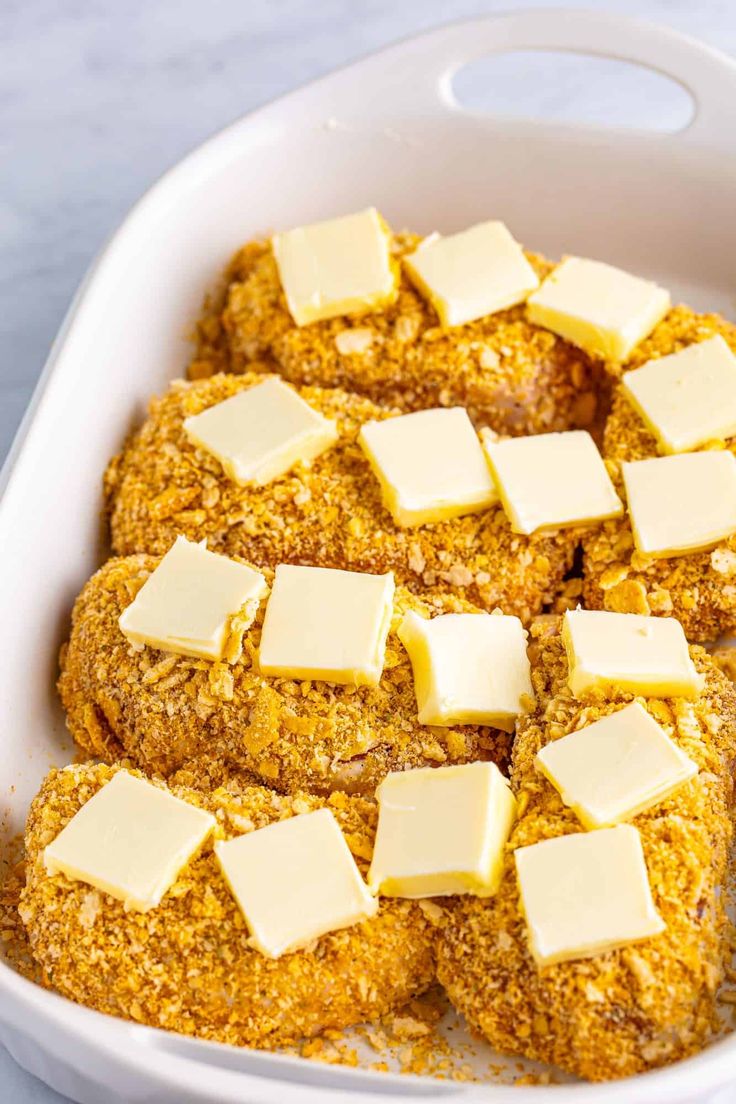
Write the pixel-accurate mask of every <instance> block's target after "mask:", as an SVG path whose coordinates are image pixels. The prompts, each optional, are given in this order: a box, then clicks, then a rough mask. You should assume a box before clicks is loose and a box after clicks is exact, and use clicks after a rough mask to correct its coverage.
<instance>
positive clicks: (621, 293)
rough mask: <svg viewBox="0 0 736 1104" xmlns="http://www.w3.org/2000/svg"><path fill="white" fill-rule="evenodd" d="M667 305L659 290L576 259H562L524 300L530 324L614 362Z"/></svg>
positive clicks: (616, 270)
mask: <svg viewBox="0 0 736 1104" xmlns="http://www.w3.org/2000/svg"><path fill="white" fill-rule="evenodd" d="M669 308H670V296H669V292H667V291H665V290H664V289H663V288H661V287H658V286H657V285H656V284H653V283H651V282H650V281H649V280H642V279H640V278H639V277H638V276H631V275H630V274H629V273H628V272H622V271H621V269H620V268H612V267H611V265H607V264H602V263H601V262H600V261H587V260H583V259H581V258H580V257H566V258H565V260H564V261H563V262H562V264H559V265H558V266H557V268H556V269H555V270H554V271H553V272H552V273H550V275H549V276H548V277H547V279H546V280H545V281H544V282H543V283H542V286H541V287H540V288H539V290H538V291H536V292H534V294H533V295H531V296H530V297H529V301H528V313H529V320H530V321H531V322H534V323H536V325H538V326H544V328H545V329H547V330H552V332H553V333H556V334H559V335H560V337H564V338H565V339H566V340H567V341H571V342H572V344H573V345H578V346H579V347H580V348H581V349H584V350H585V352H586V353H592V354H593V355H594V356H599V357H605V358H606V360H617V361H622V360H626V358H627V357H628V356H629V355H630V354H631V352H632V351H633V349H634V348H635V347H636V346H637V345H638V344H639V342H640V341H643V340H644V338H645V337H647V335H648V334H650V333H651V332H652V330H653V329H654V327H655V326H656V325H657V323H658V322H659V321H660V320H661V319H662V318H663V317H664V315H665V314H666V313H667V311H668V310H669Z"/></svg>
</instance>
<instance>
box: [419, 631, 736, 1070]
mask: <svg viewBox="0 0 736 1104" xmlns="http://www.w3.org/2000/svg"><path fill="white" fill-rule="evenodd" d="M535 636H536V639H535V641H534V644H533V646H532V652H533V655H534V664H533V679H534V683H535V692H536V694H537V709H536V711H535V713H534V714H532V715H530V716H529V717H528V718H526V719H522V721H521V722H520V724H519V726H518V734H517V739H516V744H515V747H514V753H513V764H512V772H511V779H512V785H513V787H514V790H515V792H516V796H517V800H518V802H519V818H518V821H517V823H516V827H515V828H514V830H513V833H512V836H511V839H510V841H509V845H508V855H507V860H506V870H505V875H504V878H503V881H502V883H501V887H500V889H499V891H498V894H497V895H496V897H494V898H492V899H490V900H488V901H481V900H473V899H471V898H460V899H458V900H457V901H456V902H455V903H454V905H453V918H452V920H451V921H449V922H448V921H446V922H445V924H444V926H443V928H442V933H441V939H440V947H439V960H438V972H439V977H440V980H441V981H442V983H443V984H444V985H445V987H446V988H447V991H448V993H449V995H450V998H451V999H452V1001H453V1003H454V1004H455V1005H456V1007H457V1008H458V1009H459V1010H460V1011H462V1012H463V1013H464V1014H465V1015H466V1016H467V1018H468V1020H469V1021H470V1023H471V1024H472V1025H473V1026H474V1027H476V1028H477V1029H478V1030H479V1031H481V1032H482V1033H483V1034H484V1035H485V1036H486V1037H487V1038H488V1040H489V1041H490V1042H491V1044H492V1045H493V1046H494V1047H497V1048H498V1049H499V1050H501V1051H504V1052H507V1053H512V1054H523V1055H525V1056H527V1057H531V1058H535V1059H540V1060H541V1061H544V1062H551V1063H554V1064H555V1065H558V1066H561V1067H562V1068H563V1069H566V1070H568V1071H570V1072H572V1073H575V1074H578V1075H580V1076H582V1077H586V1078H589V1079H591V1080H605V1079H608V1078H616V1077H625V1076H628V1075H631V1074H634V1073H638V1072H641V1071H643V1070H646V1069H649V1068H652V1067H654V1066H659V1065H662V1064H665V1063H667V1062H672V1061H675V1060H677V1059H679V1058H683V1057H685V1056H687V1055H688V1054H692V1053H694V1052H695V1051H697V1050H698V1049H700V1048H702V1046H703V1045H704V1044H705V1043H706V1041H707V1040H708V1038H709V1037H710V1034H711V1032H712V1031H713V1030H714V1028H715V993H716V989H717V987H718V984H719V983H720V981H721V980H722V978H723V974H724V964H725V958H726V938H727V926H726V919H725V912H724V908H723V901H722V897H721V889H722V887H723V883H724V880H725V877H726V871H727V863H728V851H729V845H730V843H731V837H732V824H731V819H730V810H731V805H732V797H733V780H732V767H733V759H734V753H735V752H736V692H734V688H733V687H732V686H731V684H730V683H729V682H728V680H727V679H726V678H725V677H724V676H723V674H722V673H721V672H720V671H718V670H717V669H716V668H715V666H714V665H713V664H712V663H711V662H710V660H709V659H708V657H707V656H706V654H705V653H704V652H703V651H702V649H700V648H693V649H692V657H693V660H694V662H695V664H696V666H697V667H698V669H699V670H700V671H701V672H702V673H703V674H704V675H705V677H706V683H705V689H704V691H703V693H702V695H701V696H700V698H699V699H698V700H697V701H696V702H689V701H686V700H684V699H667V700H664V699H660V700H656V699H649V700H646V701H642V704H643V705H644V707H645V708H646V709H647V710H648V712H649V713H650V714H651V715H652V716H653V717H654V718H655V719H656V720H657V721H658V722H659V723H660V724H661V725H662V726H663V727H664V728H665V730H666V731H667V733H668V735H670V736H671V737H672V739H674V740H675V742H676V743H677V744H678V745H679V746H680V747H681V748H682V749H683V750H684V751H685V752H686V753H687V754H688V755H689V756H690V757H691V758H692V759H694V760H695V762H696V763H697V764H698V766H699V767H700V773H699V774H698V775H697V776H696V778H694V779H693V780H692V781H691V782H689V783H688V784H687V785H685V786H684V787H682V788H681V789H680V790H678V791H677V792H676V793H674V794H672V795H671V796H670V797H668V798H666V799H665V800H663V801H661V802H660V803H659V804H658V805H656V806H654V807H653V808H652V809H650V810H648V811H647V812H644V813H641V814H640V815H639V816H637V817H635V818H634V820H633V822H632V823H633V824H634V825H635V826H636V827H637V828H638V829H639V832H640V834H641V839H642V844H643V849H644V855H645V860H646V864H647V868H648V872H649V880H650V883H651V886H652V892H653V897H654V902H655V905H656V908H657V910H658V911H659V913H660V914H661V916H662V918H663V919H664V921H665V923H666V925H667V928H666V930H665V931H664V932H663V933H662V934H661V935H658V936H655V937H653V938H651V939H649V940H647V941H645V942H643V943H640V944H637V945H635V946H629V947H624V948H620V949H618V950H613V951H608V952H606V953H605V954H600V955H598V956H597V957H595V958H591V959H585V960H580V961H575V962H565V963H560V964H558V965H554V966H549V967H546V968H544V969H542V970H540V969H538V968H537V966H536V964H535V963H534V960H533V959H532V957H531V953H530V951H529V948H528V943H527V933H526V925H525V922H524V918H523V916H522V913H521V909H520V904H519V889H518V883H517V877H516V872H515V868H514V861H513V850H514V849H515V848H517V847H522V846H526V845H528V844H532V843H536V842H537V841H539V840H542V839H547V838H549V837H551V836H558V835H563V834H566V833H569V832H578V831H580V830H581V826H580V823H579V821H578V819H577V817H576V816H575V814H574V813H573V812H572V811H571V810H570V809H569V808H567V807H566V806H565V805H563V803H562V800H561V798H560V796H559V794H558V793H557V791H556V790H555V789H554V787H553V786H552V785H551V783H550V782H548V781H547V780H546V779H545V778H544V777H543V775H542V774H540V773H539V772H538V771H537V770H536V768H535V766H534V756H535V755H536V753H537V751H538V750H539V749H540V748H541V747H542V746H544V745H545V744H547V743H548V742H549V741H550V740H556V739H559V738H560V737H562V736H565V735H567V734H568V733H570V732H573V731H576V730H577V729H579V728H581V727H583V726H585V725H587V724H591V723H592V722H594V721H596V720H599V719H600V718H601V717H603V716H606V715H607V714H610V713H611V712H614V711H615V710H617V709H619V708H620V707H621V705H622V704H624V703H626V702H629V701H631V700H632V698H631V696H630V695H626V694H615V695H609V696H604V695H592V696H590V697H588V698H587V699H586V700H585V701H577V700H576V699H575V698H573V697H572V695H571V693H570V691H569V690H568V688H567V673H568V672H567V661H566V657H565V650H564V646H563V644H562V641H561V639H560V637H559V634H558V626H557V625H555V624H554V623H550V622H544V623H541V624H540V625H539V626H538V627H537V629H536V632H535Z"/></svg>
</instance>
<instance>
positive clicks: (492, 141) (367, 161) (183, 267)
mask: <svg viewBox="0 0 736 1104" xmlns="http://www.w3.org/2000/svg"><path fill="white" fill-rule="evenodd" d="M509 49H563V50H578V51H581V52H586V53H593V54H601V55H609V56H615V57H621V58H626V59H629V60H631V61H636V62H640V63H642V64H644V65H647V66H649V67H651V68H654V69H658V70H660V71H663V72H665V73H667V74H669V75H670V76H672V77H674V78H675V79H676V80H678V81H680V82H681V83H682V84H683V85H684V86H686V88H687V89H689V91H690V92H691V94H692V96H693V99H694V101H695V104H696V114H695V117H694V120H693V122H692V124H691V125H690V126H689V127H688V128H687V129H686V130H685V131H683V132H681V133H679V134H676V135H669V134H667V135H662V134H649V133H646V134H644V133H640V132H633V131H626V132H624V131H609V130H606V131H601V130H598V129H592V128H588V127H572V126H567V125H565V126H563V125H552V124H549V123H541V122H518V121H513V122H512V121H509V120H504V119H501V118H497V117H489V116H487V115H471V114H468V113H466V112H464V111H462V110H460V108H459V107H458V106H457V105H456V104H455V102H454V100H453V97H452V92H451V77H452V74H453V72H455V71H456V70H457V69H458V68H459V67H460V66H461V65H463V64H464V63H466V62H468V61H469V60H471V59H474V58H477V57H480V56H482V55H484V54H489V53H493V52H497V51H503V50H509ZM735 196H736V65H734V63H732V62H731V61H729V60H728V59H727V58H725V57H723V56H721V55H719V54H717V53H716V52H714V51H712V50H709V49H707V48H705V47H704V46H701V45H698V44H697V43H694V42H692V41H689V40H687V39H685V38H682V37H681V36H679V35H676V34H674V33H673V32H671V31H666V30H663V29H659V28H656V27H652V26H649V25H646V24H642V23H637V22H632V21H630V20H626V19H620V18H618V17H615V16H608V15H600V14H592V13H585V12H581V11H575V12H573V11H549V10H548V11H543V12H542V11H535V12H522V13H518V14H514V15H504V16H498V17H493V18H488V19H481V20H476V21H473V22H469V23H464V24H459V25H456V26H451V27H448V28H445V29H442V30H439V31H434V32H431V33H430V34H427V35H424V36H422V37H420V38H416V39H414V40H412V41H409V42H405V43H402V44H400V45H398V46H395V47H392V48H391V49H388V50H385V51H383V52H382V53H380V54H377V55H375V56H373V57H370V58H368V59H367V60H364V61H361V62H358V63H357V64H355V65H351V66H350V67H348V68H347V69H344V70H342V71H340V72H338V73H335V74H333V75H332V76H329V77H327V78H325V79H323V80H321V81H318V82H317V83H316V84H313V85H310V86H309V87H308V88H305V89H302V90H301V91H298V92H295V93H293V94H291V95H289V96H286V97H284V98H283V99H281V100H279V101H278V102H276V103H274V104H272V105H270V106H268V107H266V108H263V109H262V110H260V111H258V112H256V113H255V114H253V115H250V116H248V117H246V118H244V119H242V120H241V121H240V122H238V123H236V124H235V125H234V126H232V127H230V128H228V129H227V130H226V131H224V132H223V133H221V134H219V135H218V136H217V137H215V138H213V139H212V140H211V141H209V142H207V143H206V144H205V145H204V146H202V147H201V148H200V149H198V150H197V151H196V152H195V153H193V154H191V155H190V156H189V157H187V158H186V159H185V160H184V161H183V162H182V163H181V164H180V165H178V166H177V167H176V168H175V169H173V170H172V171H171V172H170V173H168V174H167V175H166V176H165V177H164V178H163V179H162V180H161V181H160V182H159V183H158V184H157V185H156V186H155V187H154V188H153V189H152V190H151V191H150V192H149V193H148V194H147V195H146V196H145V198H144V199H143V200H141V202H140V203H139V204H138V205H137V206H136V207H135V209H134V210H133V211H132V213H131V214H130V216H129V217H128V219H127V220H126V221H125V223H124V224H123V226H122V227H121V228H120V230H119V231H118V232H117V234H116V235H115V236H114V238H113V239H112V241H111V242H110V244H109V245H108V246H107V248H106V249H105V250H104V252H103V253H102V255H101V257H100V258H99V260H98V261H97V262H96V264H95V265H94V267H93V269H92V271H91V272H90V273H89V275H88V277H87V279H86V280H85V282H84V285H83V287H82V289H81V291H80V293H79V295H78V296H77V299H76V300H75V303H74V305H73V307H72V309H71V311H70V313H69V316H68V318H67V320H66V322H65V324H64V326H63V328H62V331H61V333H60V335H59V337H58V339H57V341H56V343H55V345H54V348H53V350H52V352H51V355H50V357H49V362H48V364H47V366H46V369H45V371H44V374H43V377H42V380H41V383H40V384H39V387H38V389H37V392H36V395H35V397H34V400H33V403H32V406H31V412H30V413H29V415H28V416H27V418H26V420H25V422H24V423H23V426H22V428H21V431H20V433H19V434H18V439H17V440H16V442H15V445H14V447H13V450H12V452H11V455H10V458H9V460H8V462H7V464H6V466H5V468H4V470H3V473H2V478H1V481H0V486H1V487H2V488H4V496H3V498H2V501H1V502H0V559H1V563H2V573H1V576H0V577H1V578H2V587H3V592H4V604H3V629H4V639H5V641H6V644H5V648H4V655H3V661H2V663H1V664H0V732H1V733H2V746H3V754H2V757H1V758H0V796H1V800H2V813H3V827H4V830H5V832H6V834H7V835H9V836H10V835H12V834H14V833H16V832H18V831H20V829H21V827H22V824H23V821H24V818H25V813H26V809H27V806H28V802H29V801H30V799H31V797H32V795H33V794H34V792H35V790H36V788H37V785H38V783H39V781H40V779H41V777H42V775H43V774H44V773H45V772H46V770H47V769H48V767H49V766H50V765H51V764H59V763H61V762H63V761H64V760H65V759H66V758H67V757H68V756H69V747H68V745H67V744H66V743H65V738H64V726H63V719H62V716H61V712H60V709H59V706H58V704H57V702H56V699H55V695H54V689H53V682H54V676H55V669H56V653H57V647H58V644H59V642H60V640H61V639H62V638H63V636H64V634H65V632H66V627H67V619H68V614H69V609H70V605H71V602H72V599H73V597H74V595H75V594H76V593H77V591H78V590H79V588H80V586H81V584H82V583H83V581H84V580H85V579H86V578H87V576H88V575H89V574H90V573H91V572H92V570H93V569H94V568H95V567H96V566H97V564H98V563H99V561H100V558H101V556H102V554H103V542H102V537H101V534H100V525H99V520H98V519H99V510H100V476H101V472H102V470H103V467H104V464H105V462H106V460H107V459H108V457H109V455H110V454H111V453H112V451H113V450H114V449H115V448H116V446H118V445H119V444H120V442H121V441H122V439H123V436H124V434H125V432H126V430H127V429H128V427H129V426H130V425H131V424H132V422H133V421H134V420H135V419H136V418H137V417H138V416H139V415H140V412H141V410H142V409H143V405H144V403H145V401H146V399H147V397H148V396H149V395H150V394H151V393H153V392H157V391H160V390H161V389H163V388H164V387H165V386H166V384H167V382H168V380H169V379H170V378H171V377H172V376H175V375H177V374H179V373H180V372H181V371H182V370H183V368H184V365H185V362H186V359H187V353H188V350H187V344H186V341H185V333H186V329H187V325H188V323H190V322H191V320H192V319H193V318H194V316H195V315H196V313H197V310H198V307H199V305H200V301H201V297H202V293H203V290H204V289H205V288H206V287H207V286H208V285H210V284H211V283H212V282H213V280H214V278H215V276H216V274H217V273H218V270H219V269H220V268H221V266H222V264H223V262H224V261H225V259H226V258H227V257H228V255H229V254H230V253H231V252H232V250H233V249H234V247H235V246H236V245H237V244H238V243H240V242H241V241H244V240H246V239H247V238H250V237H252V236H255V235H259V234H263V233H264V232H266V231H268V230H269V229H270V228H272V227H285V226H290V225H293V224H296V223H299V222H306V221H310V220H312V219H316V218H320V217H325V216H329V215H332V214H335V213H338V212H347V211H350V210H354V209H358V208H360V207H363V206H366V205H368V204H375V205H376V206H377V207H378V208H379V209H380V210H381V211H382V212H383V213H384V214H385V215H386V216H387V218H388V219H389V221H390V222H391V223H392V224H393V225H394V226H397V227H400V226H404V225H408V226H411V227H413V228H414V229H417V230H420V231H428V230H431V229H434V228H440V229H443V230H452V229H454V228H459V227H462V226H464V225H467V224H468V223H470V222H472V221H473V220H477V219H481V218H486V217H489V216H490V217H499V218H502V219H504V220H505V221H506V222H507V223H508V224H509V225H510V226H511V228H512V229H513V231H514V232H515V234H516V235H518V237H519V238H520V239H521V240H522V241H524V242H526V243H528V244H529V245H530V246H533V247H534V248H537V249H540V250H543V251H544V252H546V253H548V254H549V255H551V256H556V255H558V254H560V253H561V252H562V251H568V252H579V253H581V254H583V255H590V256H593V257H599V258H603V259H606V260H609V261H612V262H614V263H620V264H621V265H623V266H626V267H628V268H631V269H632V270H633V271H635V272H639V273H642V274H647V275H649V276H652V277H654V278H656V279H657V280H659V281H661V282H663V283H664V284H665V285H666V286H668V287H670V288H672V290H673V292H674V293H675V295H676V296H677V295H681V296H683V297H687V298H688V300H689V301H691V302H692V303H693V304H694V305H696V306H699V307H703V308H707V307H710V308H713V309H720V310H724V311H726V312H729V311H732V308H733V304H734V289H735V285H734V268H733V257H734V255H736V219H734V216H733V211H734V197H735ZM0 1039H1V1040H2V1042H3V1043H4V1044H5V1046H7V1047H8V1048H9V1050H10V1051H11V1053H12V1054H13V1055H14V1056H15V1057H16V1058H17V1060H18V1061H19V1062H20V1063H21V1064H22V1065H23V1066H25V1067H26V1068H27V1069H29V1070H30V1071H32V1072H33V1073H35V1074H36V1075H37V1076H39V1077H41V1078H42V1079H43V1080H45V1081H47V1082H48V1083H49V1084H50V1085H53V1086H54V1087H55V1088H57V1089H59V1090H60V1091H61V1092H64V1093H66V1094H68V1095H69V1096H71V1097H72V1098H74V1099H75V1100H78V1101H80V1102H83V1104H99V1102H102V1101H105V1102H106V1104H115V1102H120V1104H122V1102H123V1101H125V1102H126V1104H131V1102H143V1101H154V1100H155V1101H157V1102H159V1104H168V1102H174V1101H176V1102H181V1101H183V1100H186V1101H192V1102H196V1104H215V1102H217V1104H230V1102H232V1104H234V1102H236V1101H237V1102H244V1101H248V1102H253V1104H285V1102H292V1104H325V1102H329V1101H330V1100H336V1099H338V1098H339V1099H345V1095H346V1094H347V1095H349V1099H350V1100H351V1101H352V1102H353V1104H359V1102H362V1104H367V1102H368V1101H374V1102H375V1101H376V1100H378V1099H384V1100H386V1099H391V1100H398V1099H402V1100H407V1099H409V1100H412V1099H413V1100H421V1101H434V1100H437V1101H441V1100H450V1101H458V1102H465V1101H477V1100H484V1101H494V1102H496V1104H502V1102H504V1101H513V1102H514V1104H525V1102H528V1101H531V1100H534V1101H535V1102H541V1101H542V1100H544V1101H548V1100H549V1101H554V1100H563V1099H564V1100H565V1101H570V1102H571V1104H584V1102H594V1104H598V1102H600V1104H605V1102H611V1104H614V1102H615V1104H624V1102H625V1104H638V1102H648V1104H664V1102H684V1101H690V1100H692V1101H694V1100H698V1101H702V1100H704V1098H705V1097H706V1096H709V1095H710V1093H711V1091H713V1090H715V1089H717V1088H719V1087H723V1086H726V1085H728V1084H729V1083H731V1082H736V1039H731V1040H726V1041H723V1042H719V1043H717V1044H715V1045H714V1046H712V1047H711V1048H709V1049H708V1050H707V1051H706V1052H704V1053H703V1054H701V1055H700V1056H698V1057H697V1058H694V1059H692V1060H690V1061H688V1062H684V1063H682V1064H680V1065H679V1066H677V1067H675V1068H670V1069H668V1070H664V1071H661V1072H657V1073H654V1074H648V1075H646V1076H643V1077H639V1078H636V1079H634V1080H631V1081H626V1082H619V1083H615V1084H608V1085H602V1086H590V1085H575V1086H572V1085H566V1086H564V1087H559V1086H558V1087H554V1086H552V1087H548V1088H513V1087H504V1086H490V1085H482V1086H479V1085H460V1084H453V1083H444V1082H439V1081H430V1080H424V1079H417V1078H410V1077H394V1076H391V1075H381V1074H376V1073H371V1072H369V1071H355V1070H347V1069H338V1068H333V1067H329V1068H328V1067H324V1066H320V1065H316V1064H312V1063H308V1062H305V1061H302V1060H299V1059H294V1058H285V1057H281V1056H274V1055H264V1054H260V1053H254V1052H252V1051H245V1050H243V1051H239V1050H236V1049H234V1048H228V1047H221V1046H216V1045H212V1044H205V1043H198V1042H194V1041H191V1040H186V1039H180V1038H177V1037H176V1036H172V1035H166V1034H164V1033H162V1032H157V1031H152V1030H150V1029H148V1028H143V1027H140V1026H138V1025H135V1024H129V1023H125V1022H123V1021H118V1020H113V1019H110V1018H108V1017H103V1016H101V1015H99V1014H98V1013H95V1012H91V1011H89V1010H87V1009H85V1008H81V1007H77V1006H76V1005H74V1004H72V1003H70V1002H68V1001H66V1000H63V999H62V998H60V997H57V996H55V995H53V994H49V993H46V992H44V991H43V990H41V989H39V988H36V987H35V986H33V985H31V984H29V983H28V982H26V981H24V980H23V979H22V978H20V977H18V976H17V975H16V974H14V973H13V972H12V971H11V970H10V969H9V968H8V967H7V966H5V965H4V964H2V963H0ZM489 1057H490V1055H489V1054H486V1055H485V1061H486V1062H487V1060H488V1058H489ZM1 1095H2V1092H1V1091H0V1096H1ZM729 1097H730V1092H729Z"/></svg>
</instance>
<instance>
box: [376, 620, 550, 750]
mask: <svg viewBox="0 0 736 1104" xmlns="http://www.w3.org/2000/svg"><path fill="white" fill-rule="evenodd" d="M398 635H399V639H400V640H401V642H402V644H403V645H404V647H405V648H406V650H407V652H408V653H409V658H410V659H411V666H412V670H413V672H414V689H415V691H416V696H417V707H418V710H419V722H420V724H426V725H442V726H444V727H449V726H451V725H458V724H479V725H493V726H494V727H495V728H501V729H504V730H505V731H507V732H512V731H513V728H514V722H515V720H516V718H517V717H518V716H519V714H520V713H524V712H526V711H527V708H528V706H527V705H526V704H525V703H530V702H531V700H532V698H533V691H532V683H531V676H530V674H529V658H528V656H527V654H526V636H527V634H526V631H525V629H524V627H523V625H522V623H521V621H520V620H519V618H518V617H505V616H502V615H500V614H491V613H446V614H442V615H440V616H439V617H433V618H432V619H431V621H428V620H427V619H426V618H424V617H420V616H419V615H418V614H416V613H414V612H412V611H410V612H409V613H407V614H406V615H405V617H404V619H403V621H402V622H401V625H400V626H399V630H398Z"/></svg>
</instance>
